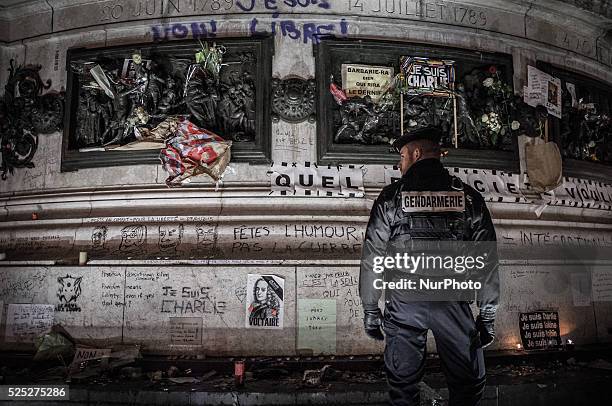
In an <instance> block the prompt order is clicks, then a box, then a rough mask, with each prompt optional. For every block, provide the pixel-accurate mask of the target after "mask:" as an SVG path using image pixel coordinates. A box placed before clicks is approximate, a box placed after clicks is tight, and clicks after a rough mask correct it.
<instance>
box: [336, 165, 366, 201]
mask: <svg viewBox="0 0 612 406" xmlns="http://www.w3.org/2000/svg"><path fill="white" fill-rule="evenodd" d="M340 193H342V195H343V196H348V197H363V196H364V195H365V189H364V188H363V171H362V170H361V168H355V167H354V166H352V165H351V166H348V167H343V168H342V170H341V171H340Z"/></svg>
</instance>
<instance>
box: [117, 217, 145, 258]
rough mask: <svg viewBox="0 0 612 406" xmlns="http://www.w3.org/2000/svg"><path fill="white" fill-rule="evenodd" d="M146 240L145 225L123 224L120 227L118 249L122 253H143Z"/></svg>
mask: <svg viewBox="0 0 612 406" xmlns="http://www.w3.org/2000/svg"><path fill="white" fill-rule="evenodd" d="M146 242H147V226H145V225H142V224H137V225H132V226H125V227H123V228H122V229H121V243H120V245H119V251H120V252H121V253H123V254H131V255H139V254H144V252H145V248H146Z"/></svg>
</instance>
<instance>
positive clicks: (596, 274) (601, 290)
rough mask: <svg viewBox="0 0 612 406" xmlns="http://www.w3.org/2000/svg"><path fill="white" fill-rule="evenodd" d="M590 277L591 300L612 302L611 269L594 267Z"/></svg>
mask: <svg viewBox="0 0 612 406" xmlns="http://www.w3.org/2000/svg"><path fill="white" fill-rule="evenodd" d="M592 279H593V280H592V286H593V301H594V302H612V270H610V269H604V268H599V269H594V270H593V276H592Z"/></svg>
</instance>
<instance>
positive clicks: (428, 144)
mask: <svg viewBox="0 0 612 406" xmlns="http://www.w3.org/2000/svg"><path fill="white" fill-rule="evenodd" d="M428 158H436V159H440V144H438V143H437V142H434V141H432V140H430V139H427V138H423V139H419V140H414V141H410V142H409V143H407V144H406V145H404V146H403V147H402V149H401V150H400V162H399V167H400V171H401V172H402V175H404V174H405V173H406V172H407V171H408V168H410V167H411V166H412V165H413V164H414V163H415V162H417V161H420V160H422V159H428Z"/></svg>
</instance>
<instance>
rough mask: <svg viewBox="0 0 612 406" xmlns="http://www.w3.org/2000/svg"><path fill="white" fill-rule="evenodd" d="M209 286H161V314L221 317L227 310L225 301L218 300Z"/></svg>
mask: <svg viewBox="0 0 612 406" xmlns="http://www.w3.org/2000/svg"><path fill="white" fill-rule="evenodd" d="M211 290H212V289H211V288H210V286H203V287H199V286H180V287H176V288H175V287H174V286H172V285H169V286H162V289H161V297H162V301H161V307H160V312H161V313H169V314H180V315H185V314H196V313H201V314H212V315H222V314H224V313H225V311H226V308H227V302H226V301H225V300H221V299H218V298H217V297H215V296H214V295H213V294H212V292H211Z"/></svg>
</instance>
